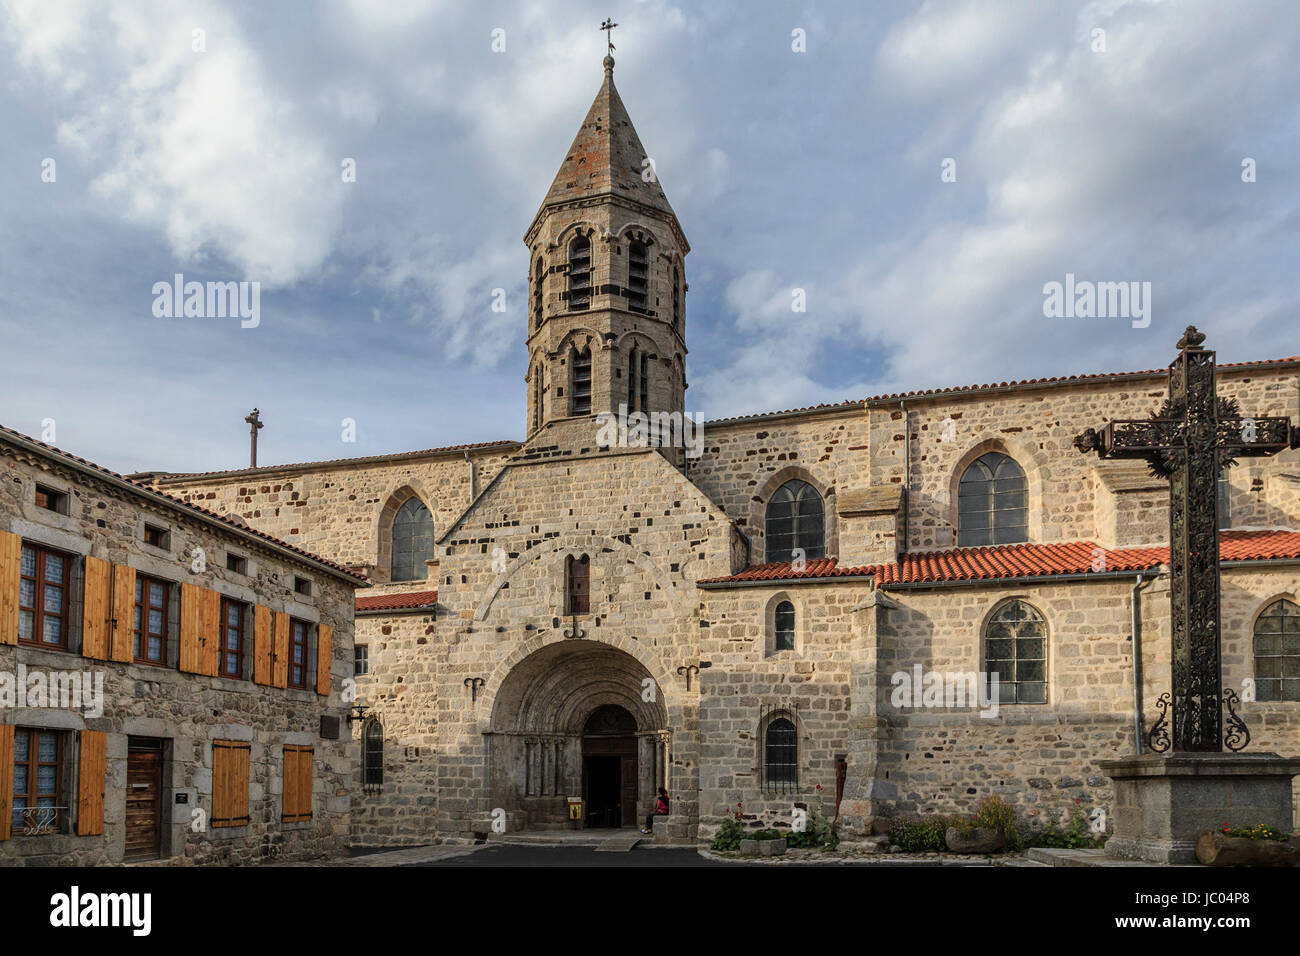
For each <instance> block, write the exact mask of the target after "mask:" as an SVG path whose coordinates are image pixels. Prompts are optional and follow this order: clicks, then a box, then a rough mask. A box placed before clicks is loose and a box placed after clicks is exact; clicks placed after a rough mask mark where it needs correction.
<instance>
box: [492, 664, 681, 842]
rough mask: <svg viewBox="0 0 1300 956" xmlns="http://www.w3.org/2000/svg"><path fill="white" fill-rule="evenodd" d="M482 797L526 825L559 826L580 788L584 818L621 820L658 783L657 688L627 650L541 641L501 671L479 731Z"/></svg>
mask: <svg viewBox="0 0 1300 956" xmlns="http://www.w3.org/2000/svg"><path fill="white" fill-rule="evenodd" d="M488 755H489V767H490V773H491V786H492V806H496V807H504V808H506V809H507V810H511V811H515V812H518V813H519V814H520V815H521V817H522V819H523V824H524V826H526V827H527V828H529V829H552V828H557V827H564V826H567V825H568V808H567V803H566V798H568V797H571V796H582V797H583V798H584V799H586V800H587V801H588V808H589V810H591V811H593V812H592V813H591V814H590V816H589V818H588V820H587V821H586V823H587V824H590V825H595V826H620V825H631V824H633V823H634V821H635V820H636V819H637V818H638V817H639V816H640V815H643V814H644V813H646V812H648V809H649V807H651V806H652V805H653V803H654V794H655V789H656V788H657V787H660V786H667V784H668V781H667V773H668V756H669V737H668V717H667V711H666V708H665V707H664V702H663V697H662V695H661V694H660V693H659V692H658V687H657V685H656V684H655V682H654V680H653V679H652V678H651V676H650V673H649V672H648V671H647V670H646V669H645V667H644V666H643V665H642V664H641V663H640V662H639V661H638V660H637V659H636V658H634V657H632V655H630V654H628V653H626V652H624V651H620V650H618V649H617V648H614V647H610V646H609V645H607V644H601V643H599V642H596V641H587V640H570V641H564V642H562V643H556V644H549V645H547V646H545V647H543V648H540V649H539V650H537V651H534V652H533V653H532V654H530V655H529V656H528V657H526V658H524V659H523V660H522V661H520V662H519V663H518V664H516V665H515V666H514V668H513V669H512V670H511V671H510V673H509V674H507V675H506V678H505V680H504V681H503V682H502V684H501V689H500V690H499V691H498V693H497V695H496V700H495V702H494V703H493V707H492V721H491V730H490V731H489V733H488Z"/></svg>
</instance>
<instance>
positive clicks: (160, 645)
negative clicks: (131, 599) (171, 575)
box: [135, 574, 171, 664]
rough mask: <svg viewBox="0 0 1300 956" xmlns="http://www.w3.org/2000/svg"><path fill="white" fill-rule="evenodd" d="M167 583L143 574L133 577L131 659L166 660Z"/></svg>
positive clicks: (162, 661) (142, 661)
mask: <svg viewBox="0 0 1300 956" xmlns="http://www.w3.org/2000/svg"><path fill="white" fill-rule="evenodd" d="M170 591H171V585H170V584H169V583H168V582H166V581H159V580H158V579H157V578H148V577H145V576H144V575H143V574H138V575H136V578H135V660H136V662H137V663H140V664H166V663H167V595H168V594H169V593H170Z"/></svg>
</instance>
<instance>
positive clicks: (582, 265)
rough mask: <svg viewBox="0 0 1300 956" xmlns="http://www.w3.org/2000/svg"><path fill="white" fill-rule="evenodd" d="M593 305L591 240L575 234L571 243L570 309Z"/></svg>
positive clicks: (575, 309) (574, 309)
mask: <svg viewBox="0 0 1300 956" xmlns="http://www.w3.org/2000/svg"><path fill="white" fill-rule="evenodd" d="M590 305H591V240H590V239H588V238H587V237H586V236H574V237H573V241H572V242H570V243H569V310H570V311H577V310H579V309H585V308H587V307H589V306H590Z"/></svg>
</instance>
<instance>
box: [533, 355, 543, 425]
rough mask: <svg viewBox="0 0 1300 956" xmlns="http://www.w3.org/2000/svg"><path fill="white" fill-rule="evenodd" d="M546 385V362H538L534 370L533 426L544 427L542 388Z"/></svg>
mask: <svg viewBox="0 0 1300 956" xmlns="http://www.w3.org/2000/svg"><path fill="white" fill-rule="evenodd" d="M545 387H546V364H545V363H544V362H538V363H537V368H536V369H534V370H533V428H534V429H537V428H541V427H542V421H543V418H542V390H543V389H544V388H545Z"/></svg>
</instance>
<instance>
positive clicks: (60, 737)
mask: <svg viewBox="0 0 1300 956" xmlns="http://www.w3.org/2000/svg"><path fill="white" fill-rule="evenodd" d="M66 737H67V734H65V733H63V732H62V731H57V730H35V729H30V728H27V727H15V728H14V788H13V805H12V806H13V810H12V817H11V824H10V832H11V833H13V834H15V835H17V834H23V835H25V836H43V835H45V834H49V833H59V832H62V830H63V827H64V824H65V822H66V817H67V812H68V808H67V807H66V806H65V805H64V800H63V753H64V746H65V739H66Z"/></svg>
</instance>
